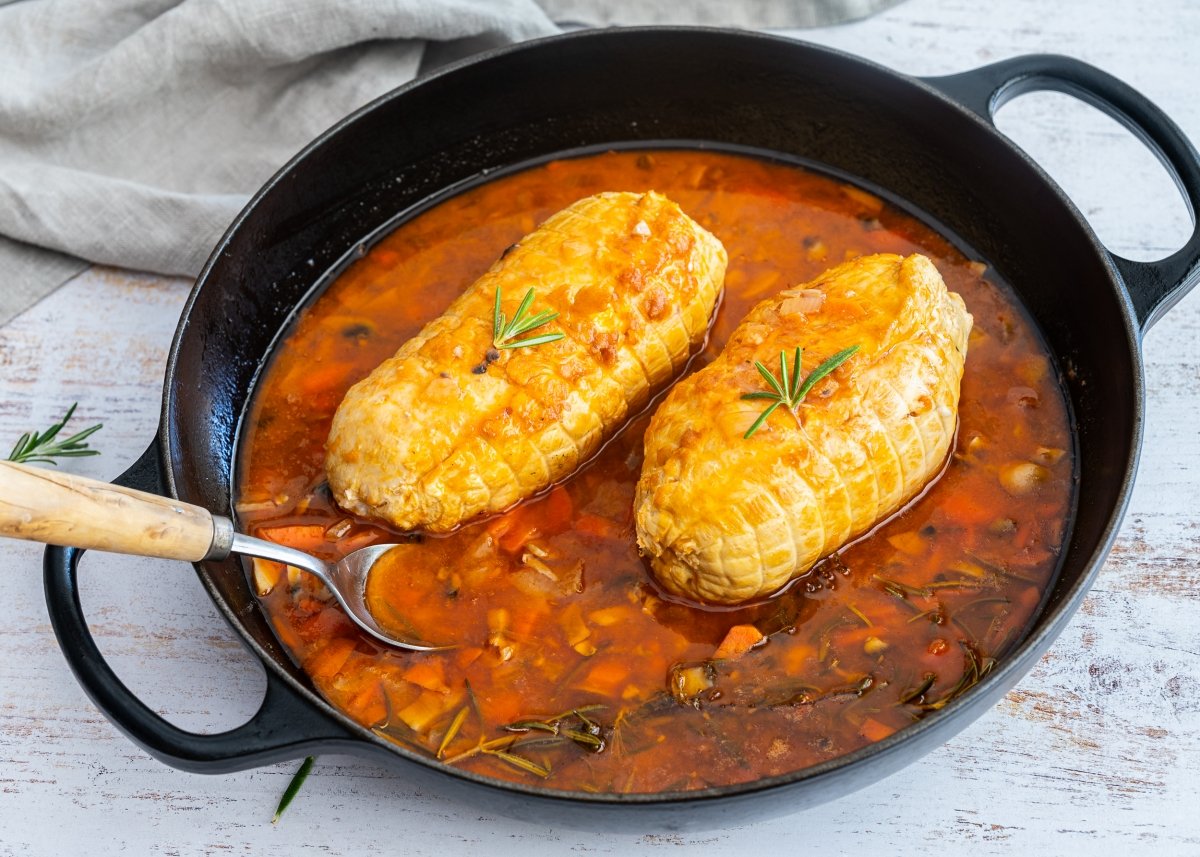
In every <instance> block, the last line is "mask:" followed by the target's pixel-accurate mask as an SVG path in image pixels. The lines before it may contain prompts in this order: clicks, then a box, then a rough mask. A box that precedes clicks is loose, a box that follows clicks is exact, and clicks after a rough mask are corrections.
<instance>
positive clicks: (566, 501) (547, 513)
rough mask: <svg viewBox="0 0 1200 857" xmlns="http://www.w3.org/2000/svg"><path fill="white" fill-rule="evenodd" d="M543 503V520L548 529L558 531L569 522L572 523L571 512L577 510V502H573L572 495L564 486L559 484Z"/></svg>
mask: <svg viewBox="0 0 1200 857" xmlns="http://www.w3.org/2000/svg"><path fill="white" fill-rule="evenodd" d="M541 505H542V506H543V507H544V514H543V516H542V521H543V523H544V525H545V527H546V529H548V530H554V531H556V532H557V531H559V530H562V529H565V528H566V526H567V524H569V523H571V514H572V513H573V512H574V511H575V504H574V503H572V502H571V495H570V494H569V493H568V492H567V489H566V488H564V487H563V486H561V485H558V486H556V487H554V488H553V489H551V491H550V493H549V494H548V495H547V496H546V499H545V500H543V501H542V503H541Z"/></svg>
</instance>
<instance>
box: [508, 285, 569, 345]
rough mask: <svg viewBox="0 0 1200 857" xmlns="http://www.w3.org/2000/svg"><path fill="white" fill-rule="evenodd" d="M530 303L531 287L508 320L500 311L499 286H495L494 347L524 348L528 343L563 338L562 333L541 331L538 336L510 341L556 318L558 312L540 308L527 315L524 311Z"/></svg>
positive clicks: (532, 343) (533, 343)
mask: <svg viewBox="0 0 1200 857" xmlns="http://www.w3.org/2000/svg"><path fill="white" fill-rule="evenodd" d="M531 303H533V289H530V290H529V291H527V292H526V293H525V297H524V298H523V299H522V300H521V305H520V306H519V307H517V312H516V315H514V316H513V317H512V320H508V319H506V318H505V317H504V313H503V312H501V311H500V287H499V286H497V287H496V304H495V307H494V308H493V310H492V345H494V346H495V347H496V348H524V347H526V346H529V345H544V344H545V343H547V342H556V341H558V340H560V339H562V338H563V336H564V334H562V333H542V334H539V335H538V336H531V337H529V338H528V339H520V340H517V341H516V342H511V341H510V340H511V339H512V338H513V337H514V336H520V335H521V334H523V333H528V332H529V331H531V330H533V329H534V328H538V327H541V326H542V325H544V324H548V323H549V322H552V321H554V319H556V318H558V313H556V312H554V311H553V310H548V309H547V310H542V311H541V312H539V313H538V314H537V315H533V316H528V317H527V316H526V315H525V313H526V312H527V311H528V310H529V305H530V304H531Z"/></svg>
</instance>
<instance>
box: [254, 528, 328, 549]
mask: <svg viewBox="0 0 1200 857" xmlns="http://www.w3.org/2000/svg"><path fill="white" fill-rule="evenodd" d="M258 535H259V536H261V537H262V538H264V539H266V540H267V541H271V542H275V544H277V545H288V546H289V547H294V548H299V549H301V550H303V549H304V548H305V547H312V546H314V545H321V544H324V543H325V527H323V526H322V525H321V524H292V525H290V526H285V527H264V528H263V529H261V530H259V531H258Z"/></svg>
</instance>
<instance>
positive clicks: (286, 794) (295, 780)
mask: <svg viewBox="0 0 1200 857" xmlns="http://www.w3.org/2000/svg"><path fill="white" fill-rule="evenodd" d="M315 761H316V757H315V756H308V757H306V758H305V759H304V764H302V765H301V766H300V770H298V771H296V774H295V776H293V777H292V781H291V782H290V783H288V787H287V788H286V789H284V790H283V797H281V798H280V799H279V806H278V807H276V808H275V817H274V818H272V819H271V824H278V823H279V816H281V815H283V811H284V810H285V809H287V808H288V807H289V806H291V803H292V799H293V798H294V797H296V793H297V792H299V791H300V787H301V786H302V785H304V781H305V780H307V779H308V775H309V773H310V772H311V771H312V767H313V762H315Z"/></svg>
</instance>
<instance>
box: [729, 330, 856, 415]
mask: <svg viewBox="0 0 1200 857" xmlns="http://www.w3.org/2000/svg"><path fill="white" fill-rule="evenodd" d="M856 351H858V346H857V345H851V346H850V347H849V348H844V349H842V350H841V351H839V352H838V353H837V354H834V355H833V356H832V357H830V358H828V359H827V360H825V361H824V362H822V363H821V365H820V366H818V367H817V368H816V369H813V370H812V371H811V372H809V373H808V376H807V377H806V378H805V379H804V380H803V381H801V380H800V355H801V349H800V348H797V349H796V350H795V354H794V356H793V358H792V365H791V369H790V370H789V369H788V359H787V357H788V355H787V352H786V351H780V352H779V377H778V378H776V377H775V376H774V375H773V374H772V373H771V370H770V369H768V368H767V367H766V366H764V365H763V364H762V361H760V360H755V361H754V368H755V369H757V370H758V374H760V375H762V376H763V380H765V381H766V382H767V386H768V387H769V388H770V389H768V390H758V391H756V392H753V393H743V394H742V399H745V400H750V399H764V400H767V401H770V403H771V404H769V405H767V409H766V410H764V411H763V412H762V413H761V414H759V415H758V419H756V420H755V421H754V423H753V424H752V425H751V426H750V428H748V429H746V433H745V434H744V435H742V437H743V438H749V437H750V435H752V434H754V433H755V432H756V431H758V429H759V428H760V427H761V426H762V424H763V423H764V422H766V421H767V417H769V416H771V414H772V413H774V412H775V409H776V408H778V407H779V406H780V405H783V406H784V407H785V408H787V410H788V411H789V412H791V414H792V416H793V417H795V418H796V421H797V422H799V420H800V417H799V416H797V414H796V408H798V407H800V403H801V402H803V401H804V397H805V396H807V395H808V393H809V391H810V390H812V388H813V387H815V386H816V385H817V382H818V381H821V380H822V379H823V378H825V377H826V376H827V375H829V374H830V373H831V372H833V370H834V369H836V368H838V367H839V366H841V365H842V364H843V363H845V362H846V361H847V360H849V359H850V357H851V356H852V355H853V354H854V352H856Z"/></svg>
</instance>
